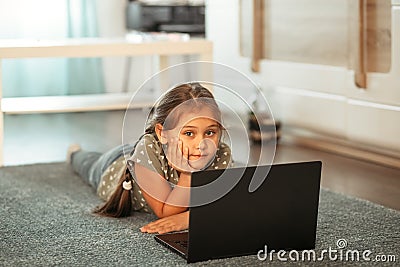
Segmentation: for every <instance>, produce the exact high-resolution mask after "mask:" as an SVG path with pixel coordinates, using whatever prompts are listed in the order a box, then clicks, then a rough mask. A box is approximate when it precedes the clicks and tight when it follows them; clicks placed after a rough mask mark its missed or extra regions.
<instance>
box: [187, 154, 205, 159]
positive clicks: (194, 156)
mask: <svg viewBox="0 0 400 267" xmlns="http://www.w3.org/2000/svg"><path fill="white" fill-rule="evenodd" d="M205 157H207V155H204V154H203V155H190V156H189V160H199V159H201V158H205Z"/></svg>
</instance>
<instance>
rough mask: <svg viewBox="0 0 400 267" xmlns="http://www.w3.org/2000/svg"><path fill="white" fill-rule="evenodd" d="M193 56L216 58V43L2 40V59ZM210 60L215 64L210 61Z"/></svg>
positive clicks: (101, 39) (193, 41)
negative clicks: (214, 54) (214, 50)
mask: <svg viewBox="0 0 400 267" xmlns="http://www.w3.org/2000/svg"><path fill="white" fill-rule="evenodd" d="M190 54H207V55H210V56H212V43H211V42H210V41H207V40H204V39H191V40H187V41H143V42H135V41H130V40H127V39H122V38H121V39H106V38H77V39H61V40H30V39H29V40H26V39H17V40H0V59H6V58H49V57H68V58H71V57H108V56H143V55H159V56H170V55H190ZM207 57H209V56H207ZM208 59H209V60H211V58H210V57H209V58H208Z"/></svg>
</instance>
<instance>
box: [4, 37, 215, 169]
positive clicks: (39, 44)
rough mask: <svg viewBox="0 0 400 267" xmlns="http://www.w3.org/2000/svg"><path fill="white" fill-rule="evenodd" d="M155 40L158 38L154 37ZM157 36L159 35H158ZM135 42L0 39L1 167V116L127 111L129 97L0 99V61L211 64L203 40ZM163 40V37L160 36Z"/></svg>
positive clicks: (208, 45)
mask: <svg viewBox="0 0 400 267" xmlns="http://www.w3.org/2000/svg"><path fill="white" fill-rule="evenodd" d="M156 37H157V36H156ZM159 37H160V36H159ZM159 37H157V38H150V39H151V40H147V39H146V40H140V41H138V40H136V39H135V38H120V39H107V38H77V39H62V40H32V39H31V40H27V39H18V40H5V39H1V40H0V166H2V165H3V138H4V137H3V134H4V132H3V131H4V121H3V115H4V114H5V113H6V114H30V113H55V112H80V111H100V110H123V109H126V108H127V106H128V104H129V101H130V98H131V95H128V94H105V95H79V96H44V97H20V98H2V79H1V66H2V64H1V60H2V59H18V58H54V57H61V58H86V57H117V56H127V57H133V56H145V55H153V56H158V57H159V69H160V70H162V69H165V68H167V67H169V66H168V57H169V56H172V55H198V57H197V60H199V61H212V56H213V52H212V49H213V48H212V42H210V41H207V40H204V39H190V40H185V39H184V38H183V39H182V40H181V39H179V38H178V39H179V40H175V37H174V38H172V37H173V36H170V37H171V38H169V39H168V40H159V39H160V38H159ZM161 37H163V36H161ZM152 104H153V103H152V101H151V100H149V99H147V100H143V101H142V102H140V103H135V105H132V106H130V108H140V107H147V106H150V105H152Z"/></svg>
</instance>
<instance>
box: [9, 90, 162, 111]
mask: <svg viewBox="0 0 400 267" xmlns="http://www.w3.org/2000/svg"><path fill="white" fill-rule="evenodd" d="M131 97H132V94H128V93H126V94H123V93H112V94H90V95H68V96H41V97H14V98H3V99H2V100H1V111H2V112H3V113H5V114H32V113H59V112H85V111H100V110H125V109H127V107H128V105H129V102H130V100H131ZM153 104H154V101H152V100H151V99H150V98H148V99H140V101H137V100H136V101H135V103H132V104H131V105H129V108H130V109H132V108H143V107H151V106H152V105H153Z"/></svg>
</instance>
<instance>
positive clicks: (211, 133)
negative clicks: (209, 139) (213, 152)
mask: <svg viewBox="0 0 400 267" xmlns="http://www.w3.org/2000/svg"><path fill="white" fill-rule="evenodd" d="M214 134H215V131H211V130H210V131H207V132H206V135H207V136H213V135H214Z"/></svg>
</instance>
